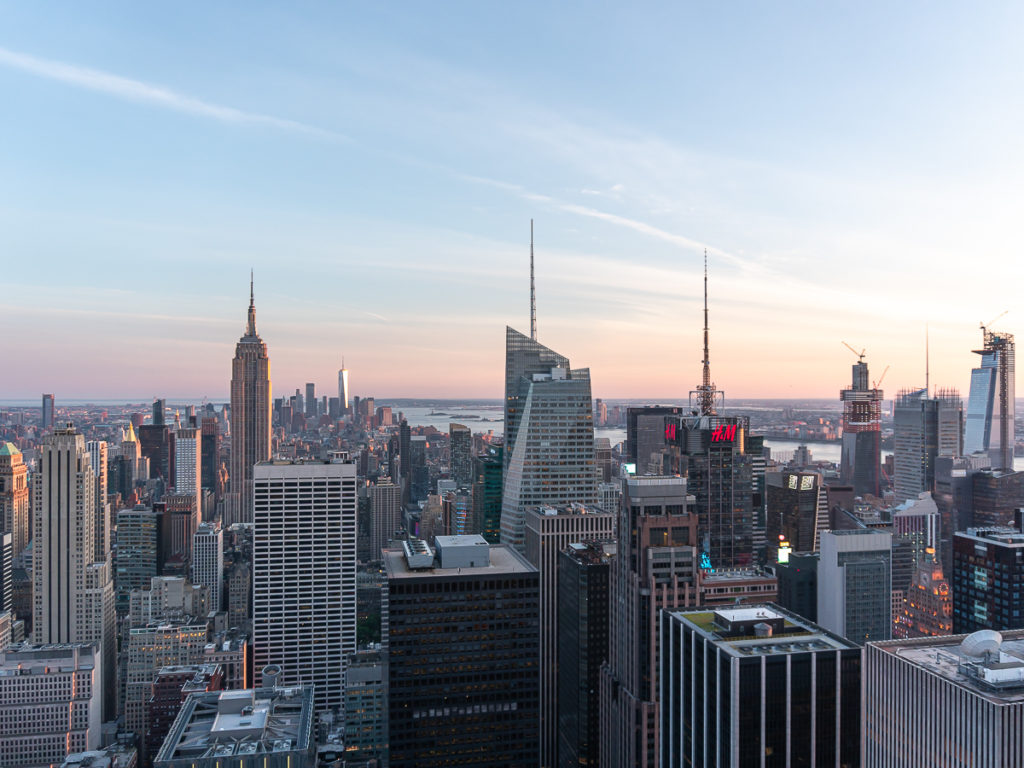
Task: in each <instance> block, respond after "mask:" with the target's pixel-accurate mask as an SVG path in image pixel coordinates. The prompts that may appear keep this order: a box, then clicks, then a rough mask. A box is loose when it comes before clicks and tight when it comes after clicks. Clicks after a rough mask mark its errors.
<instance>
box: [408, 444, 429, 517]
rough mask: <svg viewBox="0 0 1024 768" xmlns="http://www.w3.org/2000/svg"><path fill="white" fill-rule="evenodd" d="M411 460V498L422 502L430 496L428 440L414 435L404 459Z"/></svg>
mask: <svg viewBox="0 0 1024 768" xmlns="http://www.w3.org/2000/svg"><path fill="white" fill-rule="evenodd" d="M406 457H408V459H409V498H411V499H412V500H413V501H422V500H423V499H425V498H427V496H428V495H430V467H428V466H427V438H426V436H425V435H413V436H412V437H410V438H409V451H408V452H407V453H406V455H405V456H403V457H402V463H403V466H404V463H405V459H406Z"/></svg>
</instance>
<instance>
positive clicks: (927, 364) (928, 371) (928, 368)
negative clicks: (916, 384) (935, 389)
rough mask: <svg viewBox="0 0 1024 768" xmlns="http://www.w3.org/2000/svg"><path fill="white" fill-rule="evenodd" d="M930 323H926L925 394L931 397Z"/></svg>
mask: <svg viewBox="0 0 1024 768" xmlns="http://www.w3.org/2000/svg"><path fill="white" fill-rule="evenodd" d="M929 352H930V348H929V344H928V323H925V324H924V396H925V397H931V396H932V390H931V380H930V377H931V366H930V360H929Z"/></svg>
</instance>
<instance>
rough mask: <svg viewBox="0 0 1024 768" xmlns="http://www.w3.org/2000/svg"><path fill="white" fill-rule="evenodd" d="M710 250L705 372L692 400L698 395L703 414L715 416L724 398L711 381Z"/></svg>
mask: <svg viewBox="0 0 1024 768" xmlns="http://www.w3.org/2000/svg"><path fill="white" fill-rule="evenodd" d="M708 337H709V332H708V250H707V248H705V249H704V360H703V364H704V372H703V375H702V377H701V383H700V386H698V387H697V389H696V390H694V391H692V392H690V400H691V402H692V401H693V400H694V395H696V398H695V399H696V401H697V408H698V409H699V413H700V415H701V416H714V415H715V414H716V410H715V408H716V401H720V400H721V399H722V393H721V392H719V391H718V390H716V389H715V385H714V383H712V381H711V352H710V344H709V343H708Z"/></svg>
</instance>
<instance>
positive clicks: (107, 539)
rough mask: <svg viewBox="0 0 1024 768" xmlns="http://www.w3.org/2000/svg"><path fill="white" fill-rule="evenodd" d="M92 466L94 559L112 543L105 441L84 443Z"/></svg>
mask: <svg viewBox="0 0 1024 768" xmlns="http://www.w3.org/2000/svg"><path fill="white" fill-rule="evenodd" d="M85 449H86V450H87V451H88V452H89V461H90V464H91V466H92V474H93V480H94V482H93V492H94V493H95V494H96V539H95V541H96V543H95V545H94V548H95V555H94V557H95V558H96V560H103V559H104V558H105V557H106V553H108V552H110V545H111V544H112V543H113V540H112V538H111V532H112V531H113V523H114V521H113V520H111V519H110V504H109V503H107V441H106V440H90V441H89V442H87V443H86V444H85Z"/></svg>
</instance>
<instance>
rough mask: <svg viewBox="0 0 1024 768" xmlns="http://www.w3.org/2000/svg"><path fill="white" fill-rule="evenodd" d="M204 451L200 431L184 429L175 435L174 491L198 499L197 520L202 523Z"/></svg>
mask: <svg viewBox="0 0 1024 768" xmlns="http://www.w3.org/2000/svg"><path fill="white" fill-rule="evenodd" d="M202 451H203V442H202V437H201V435H200V433H199V430H198V429H196V428H194V427H184V428H181V429H179V430H178V431H177V432H176V433H175V434H174V490H175V492H176V493H187V494H190V495H192V496H195V497H196V518H197V520H200V521H201V520H202V519H203V507H202V500H203V499H202V478H203V470H202V460H203V459H202V456H203V453H202Z"/></svg>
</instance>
